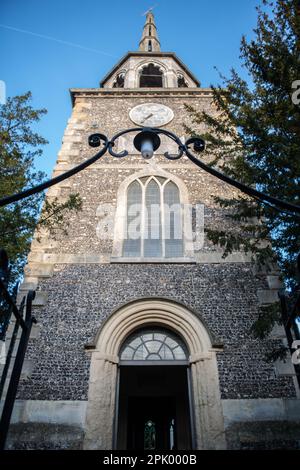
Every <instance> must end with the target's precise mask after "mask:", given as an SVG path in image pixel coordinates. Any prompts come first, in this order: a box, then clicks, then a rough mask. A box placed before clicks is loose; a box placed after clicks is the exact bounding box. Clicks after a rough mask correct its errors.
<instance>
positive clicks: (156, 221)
mask: <svg viewBox="0 0 300 470" xmlns="http://www.w3.org/2000/svg"><path fill="white" fill-rule="evenodd" d="M123 256H124V257H126V258H127V257H130V258H178V257H182V256H183V222H182V208H181V204H180V194H179V189H178V187H177V185H176V184H175V183H173V181H170V180H168V179H167V178H163V177H161V176H145V177H141V178H138V179H136V180H134V181H133V182H132V183H131V184H130V185H129V186H128V189H127V208H126V230H125V239H124V243H123Z"/></svg>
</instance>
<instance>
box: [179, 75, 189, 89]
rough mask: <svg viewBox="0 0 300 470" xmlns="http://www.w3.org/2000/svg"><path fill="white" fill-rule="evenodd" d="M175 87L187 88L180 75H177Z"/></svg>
mask: <svg viewBox="0 0 300 470" xmlns="http://www.w3.org/2000/svg"><path fill="white" fill-rule="evenodd" d="M177 86H178V88H187V87H188V83H187V81H186V80H185V78H184V76H183V75H181V74H178V75H177Z"/></svg>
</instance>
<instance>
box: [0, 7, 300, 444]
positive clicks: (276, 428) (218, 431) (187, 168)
mask: <svg viewBox="0 0 300 470" xmlns="http://www.w3.org/2000/svg"><path fill="white" fill-rule="evenodd" d="M71 97H72V104H73V109H72V114H71V117H70V119H69V121H68V124H67V127H66V130H65V133H64V137H63V142H62V147H61V151H60V152H59V154H58V159H57V163H56V166H55V168H54V172H53V176H54V175H58V174H60V173H62V172H64V171H66V170H68V169H70V168H72V167H73V166H74V165H76V164H78V163H79V162H82V161H84V160H85V159H88V158H89V157H91V156H92V155H93V154H94V149H91V148H90V147H89V146H88V136H89V135H90V134H92V133H95V132H101V133H103V134H105V135H107V136H109V137H110V138H111V137H112V136H113V135H114V134H116V133H117V132H119V131H120V130H123V129H126V128H131V127H144V126H147V127H162V128H165V129H168V130H170V131H172V132H174V133H175V134H177V135H178V136H179V137H181V138H183V136H184V134H185V133H184V128H183V124H184V123H185V124H191V122H190V118H189V115H188V113H187V111H186V108H185V106H184V105H185V103H187V104H192V105H193V106H194V107H195V108H197V109H198V110H202V109H205V110H207V111H209V112H214V109H213V107H212V93H211V90H210V89H207V88H201V87H200V83H199V81H198V80H197V78H196V77H195V76H194V75H193V74H192V72H191V71H190V70H189V69H188V68H187V67H186V65H185V64H184V63H183V62H182V61H181V60H180V59H179V58H178V57H177V56H176V55H175V54H174V53H173V52H162V51H161V47H160V43H159V40H158V35H157V30H156V26H155V22H154V17H153V14H152V12H149V13H148V14H147V17H146V23H145V26H144V29H143V33H142V38H141V41H140V43H139V50H138V51H134V52H128V53H127V54H126V55H125V56H124V57H123V58H122V59H121V60H120V61H119V62H118V63H117V64H116V65H115V67H113V69H112V70H111V71H110V72H109V73H108V74H107V75H106V76H105V77H104V78H103V80H102V81H101V83H100V87H97V88H87V89H77V88H76V89H74V88H73V89H71ZM132 140H133V135H132V134H125V135H123V136H122V137H120V138H119V139H118V140H117V144H116V146H115V147H114V150H115V152H121V151H122V150H124V149H126V150H127V151H128V152H129V156H128V157H126V158H113V157H112V156H110V155H105V156H104V157H102V158H101V159H100V160H99V161H98V162H97V163H95V164H94V165H92V166H91V167H89V168H87V169H86V170H84V171H83V172H81V173H79V174H77V175H75V176H73V177H72V178H70V179H68V180H67V181H65V182H63V183H60V184H59V185H57V186H54V187H53V188H51V189H49V191H48V193H47V198H53V197H59V198H60V199H61V200H63V199H64V198H65V197H66V196H67V195H68V194H69V193H77V192H78V193H80V196H81V198H82V200H83V210H82V211H81V212H80V213H79V214H77V215H76V216H75V215H74V216H71V217H70V219H69V221H68V222H69V227H68V235H64V234H62V233H57V234H56V237H55V238H51V237H50V236H49V235H48V234H47V233H45V234H43V235H42V238H41V241H37V239H34V241H33V243H32V247H31V252H30V255H29V257H28V265H27V267H26V278H25V282H24V284H23V286H22V291H25V292H26V291H27V289H28V288H35V289H37V296H36V299H35V316H36V317H37V320H38V325H37V326H36V327H35V329H34V330H33V334H32V338H31V341H30V346H29V349H28V353H27V358H26V362H25V366H24V370H23V378H22V381H21V383H20V388H19V394H18V401H17V403H16V406H15V412H14V419H13V425H12V428H11V434H10V440H9V446H10V447H11V448H18V447H20V446H21V447H22V448H73V449H74V448H84V449H146V450H151V449H152V450H154V449H165V450H167V449H186V450H187V449H225V448H228V449H232V448H234V449H253V448H276V447H278V446H279V447H280V446H281V447H284V446H286V447H295V446H297V445H298V444H297V442H299V426H298V427H297V426H296V424H295V423H291V421H292V420H294V421H295V420H296V417H297V413H298V418H299V416H300V414H299V412H300V408H299V401H298V400H297V397H299V391H298V389H297V385H296V380H295V376H294V371H293V367H292V365H291V363H290V361H289V360H287V361H286V363H281V362H278V363H276V364H272V363H267V362H266V360H265V355H266V353H267V352H268V351H269V350H270V348H271V347H273V346H274V345H276V344H279V343H280V342H281V340H282V338H283V336H284V334H283V330H282V329H280V328H277V329H276V330H274V331H273V332H272V335H271V337H270V338H269V339H268V340H265V341H259V340H257V339H254V338H253V337H252V336H251V335H250V333H249V329H250V327H251V325H252V323H253V321H254V320H255V319H256V318H257V315H258V312H259V308H260V306H261V305H266V304H269V303H272V302H274V301H276V300H277V289H278V288H279V287H280V284H279V281H278V273H277V272H276V271H269V272H268V273H264V272H262V271H261V270H258V269H257V267H256V266H255V264H254V263H253V262H251V259H250V258H248V257H247V256H245V255H244V254H241V253H239V252H237V253H233V254H231V255H230V256H228V257H227V258H225V259H224V258H223V257H222V250H221V248H219V247H217V246H214V245H212V244H211V243H209V242H208V241H207V240H206V238H205V237H204V236H203V233H202V232H203V223H204V225H206V226H216V225H224V224H225V223H226V218H225V217H224V214H223V213H222V211H221V210H220V208H219V207H218V206H216V204H215V203H214V200H213V196H216V195H219V196H224V195H226V194H229V193H230V192H231V191H233V189H231V188H230V187H228V186H226V185H225V184H224V183H223V182H221V181H219V180H217V179H215V178H213V177H212V176H210V175H208V174H206V173H204V172H203V171H202V170H200V169H198V168H196V167H195V166H193V164H192V163H191V162H190V161H189V160H188V159H187V158H186V157H182V158H181V159H179V160H175V161H171V160H168V159H166V158H165V157H164V153H165V152H169V153H174V152H176V146H175V145H174V143H173V142H172V141H170V140H168V139H167V138H162V142H161V146H160V148H159V149H158V150H157V152H156V153H155V156H154V158H152V159H151V160H144V159H143V158H142V157H141V155H140V153H139V152H138V151H137V150H136V149H135V147H134V145H133V143H132ZM134 204H137V205H139V207H141V222H140V224H139V234H138V236H137V237H135V238H131V237H130V236H129V229H128V227H129V223H130V222H132V220H133V218H134V213H133V212H132V206H134ZM152 204H153V205H155V206H156V207H158V215H157V213H156V216H153V215H152V213H151V211H150V209H151V207H152ZM173 205H175V210H174V211H173V215H171V218H170V219H169V220H171V222H170V226H171V228H170V226H169V229H170V230H169V233H168V234H167V230H166V219H167V213H168V210H169V209H170V208H171V209H172V207H173ZM178 208H179V209H178ZM186 208H191V210H186ZM172 210H173V209H172ZM149 211H150V212H149ZM171 212H172V211H171ZM195 213H196V214H198V216H199V217H198V219H197V221H198V222H197V223H196V228H195V227H194V226H195V223H194V219H193V217H194V214H195ZM203 214H204V219H203V217H202V215H203ZM108 215H109V217H110V219H109V217H107V216H108ZM108 219H109V220H110V225H109V226H108V229H107V230H104V229H103V227H104V226H105V223H104V222H105V221H107V220H108ZM203 220H204V222H203ZM147 227H148V229H149V227H150V228H151V229H155V231H156V236H152V232H151V231H150V232H151V234H150V235H149V230H146V228H147ZM176 230H177V235H178V231H179V236H177V235H176V236H175V235H174V233H175V231H176ZM193 231H195V234H196V238H195V237H194V239H192V238H191V236H190V234H191V232H193ZM291 424H293V434H291V433H290V431H289V429H290V425H291ZM297 433H298V434H297Z"/></svg>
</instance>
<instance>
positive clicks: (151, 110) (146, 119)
mask: <svg viewBox="0 0 300 470" xmlns="http://www.w3.org/2000/svg"><path fill="white" fill-rule="evenodd" d="M129 117H130V119H131V120H132V121H133V122H134V123H135V124H138V125H139V126H143V127H161V126H164V125H165V124H168V122H170V121H171V120H172V119H173V117H174V113H173V111H172V109H170V108H168V106H165V105H163V104H159V103H145V104H139V105H138V106H136V107H135V108H132V110H131V111H130V113H129Z"/></svg>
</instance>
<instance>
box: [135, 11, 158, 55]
mask: <svg viewBox="0 0 300 470" xmlns="http://www.w3.org/2000/svg"><path fill="white" fill-rule="evenodd" d="M139 50H140V51H143V52H158V51H160V42H159V40H158V35H157V29H156V26H155V22H154V15H153V13H152V11H151V10H148V12H147V17H146V23H145V26H144V29H143V34H142V39H141V41H140V45H139Z"/></svg>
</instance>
